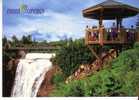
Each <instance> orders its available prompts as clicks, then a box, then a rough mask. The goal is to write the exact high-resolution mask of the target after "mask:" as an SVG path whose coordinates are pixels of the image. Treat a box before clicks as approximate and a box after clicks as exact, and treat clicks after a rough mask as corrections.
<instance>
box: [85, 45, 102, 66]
mask: <svg viewBox="0 0 139 100" xmlns="http://www.w3.org/2000/svg"><path fill="white" fill-rule="evenodd" d="M87 46H88V48H89V49H90V50H91V52H92V54H93V55H94V56H95V57H96V58H97V59H98V61H99V63H100V65H101V66H102V59H101V58H100V57H99V56H98V55H97V53H96V52H95V50H94V49H93V48H91V46H90V45H87Z"/></svg>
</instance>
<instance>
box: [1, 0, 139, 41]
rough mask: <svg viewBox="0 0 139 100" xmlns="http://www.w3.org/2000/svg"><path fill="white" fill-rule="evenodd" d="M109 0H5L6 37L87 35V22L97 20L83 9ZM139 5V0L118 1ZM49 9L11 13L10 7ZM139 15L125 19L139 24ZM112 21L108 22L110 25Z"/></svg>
mask: <svg viewBox="0 0 139 100" xmlns="http://www.w3.org/2000/svg"><path fill="white" fill-rule="evenodd" d="M103 1H105V0H3V36H4V35H5V36H6V37H8V38H11V37H12V36H13V35H16V36H17V37H18V38H21V37H22V36H23V35H28V34H31V35H32V37H33V39H36V40H48V41H56V40H59V39H64V38H70V37H72V38H73V39H75V38H80V37H83V36H84V35H85V34H84V29H85V26H86V25H90V26H92V25H97V24H98V23H97V21H96V20H92V19H86V18H83V17H82V10H83V9H85V8H87V7H90V6H93V5H96V4H98V3H101V2H103ZM116 1H119V2H123V3H126V4H130V5H132V6H135V7H138V8H139V0H116ZM22 4H25V5H27V6H28V8H39V9H45V12H44V13H43V14H40V15H39V14H7V9H8V8H14V9H15V8H19V7H20V6H21V5H22ZM136 21H137V17H133V18H128V19H125V20H124V22H123V24H124V25H125V26H126V27H129V26H131V25H132V24H135V23H136ZM111 24H112V21H104V25H105V26H106V27H110V26H111Z"/></svg>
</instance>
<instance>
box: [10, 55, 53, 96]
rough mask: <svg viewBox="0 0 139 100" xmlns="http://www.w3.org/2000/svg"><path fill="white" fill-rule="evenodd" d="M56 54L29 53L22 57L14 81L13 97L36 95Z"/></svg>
mask: <svg viewBox="0 0 139 100" xmlns="http://www.w3.org/2000/svg"><path fill="white" fill-rule="evenodd" d="M52 56H54V54H48V53H28V54H27V55H26V57H25V59H20V61H19V63H18V66H17V70H16V77H15V81H14V86H13V90H12V93H11V96H12V97H35V96H37V92H38V89H39V87H40V85H41V83H42V81H43V79H44V76H45V74H46V72H47V71H48V70H49V69H50V68H51V67H52V63H51V62H50V58H52Z"/></svg>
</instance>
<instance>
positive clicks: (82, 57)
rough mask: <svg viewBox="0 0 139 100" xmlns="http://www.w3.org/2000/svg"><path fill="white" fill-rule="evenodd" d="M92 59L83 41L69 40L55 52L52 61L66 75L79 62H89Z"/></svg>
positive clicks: (75, 67) (70, 72) (71, 71)
mask: <svg viewBox="0 0 139 100" xmlns="http://www.w3.org/2000/svg"><path fill="white" fill-rule="evenodd" d="M93 59H94V56H92V54H91V51H90V50H89V49H88V48H87V47H86V45H84V41H83V40H82V39H81V40H76V41H72V40H69V41H68V42H67V44H66V45H64V46H62V47H61V49H60V50H59V51H58V52H57V53H56V57H55V58H54V59H53V63H54V64H57V65H58V66H59V67H60V68H61V69H62V71H63V72H64V74H65V75H66V76H69V75H71V74H72V73H73V72H74V71H75V70H76V69H77V68H78V67H79V65H80V64H86V63H90V62H91V61H92V60H93Z"/></svg>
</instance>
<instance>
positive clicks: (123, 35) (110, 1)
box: [82, 0, 139, 61]
mask: <svg viewBox="0 0 139 100" xmlns="http://www.w3.org/2000/svg"><path fill="white" fill-rule="evenodd" d="M82 12H83V16H84V17H86V18H90V19H96V20H99V26H98V27H97V28H88V26H87V29H86V35H85V44H86V45H88V47H89V48H90V49H91V51H92V52H93V54H94V55H95V56H96V57H97V58H98V59H99V60H100V61H101V58H100V57H99V56H98V55H97V53H95V50H93V49H92V48H91V47H90V45H94V44H95V45H96V44H98V45H101V46H103V45H117V44H118V45H123V44H128V43H133V41H132V42H131V41H128V40H127V37H128V36H127V32H128V31H130V30H131V29H125V28H123V26H122V20H123V18H128V17H133V16H136V15H137V14H138V13H139V9H138V8H136V7H132V6H130V5H127V4H123V3H120V2H117V1H114V0H107V1H104V2H102V3H100V4H98V5H95V6H92V7H89V8H87V9H84V10H83V11H82ZM103 20H116V24H115V26H116V30H115V31H116V33H117V38H116V39H114V40H112V39H107V35H108V34H111V30H110V31H109V32H108V29H106V28H104V26H103ZM93 32H95V33H97V34H98V36H97V38H96V39H92V38H90V37H91V34H92V33H93ZM132 32H133V29H132ZM135 41H139V32H138V31H137V30H135V29H134V42H135Z"/></svg>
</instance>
